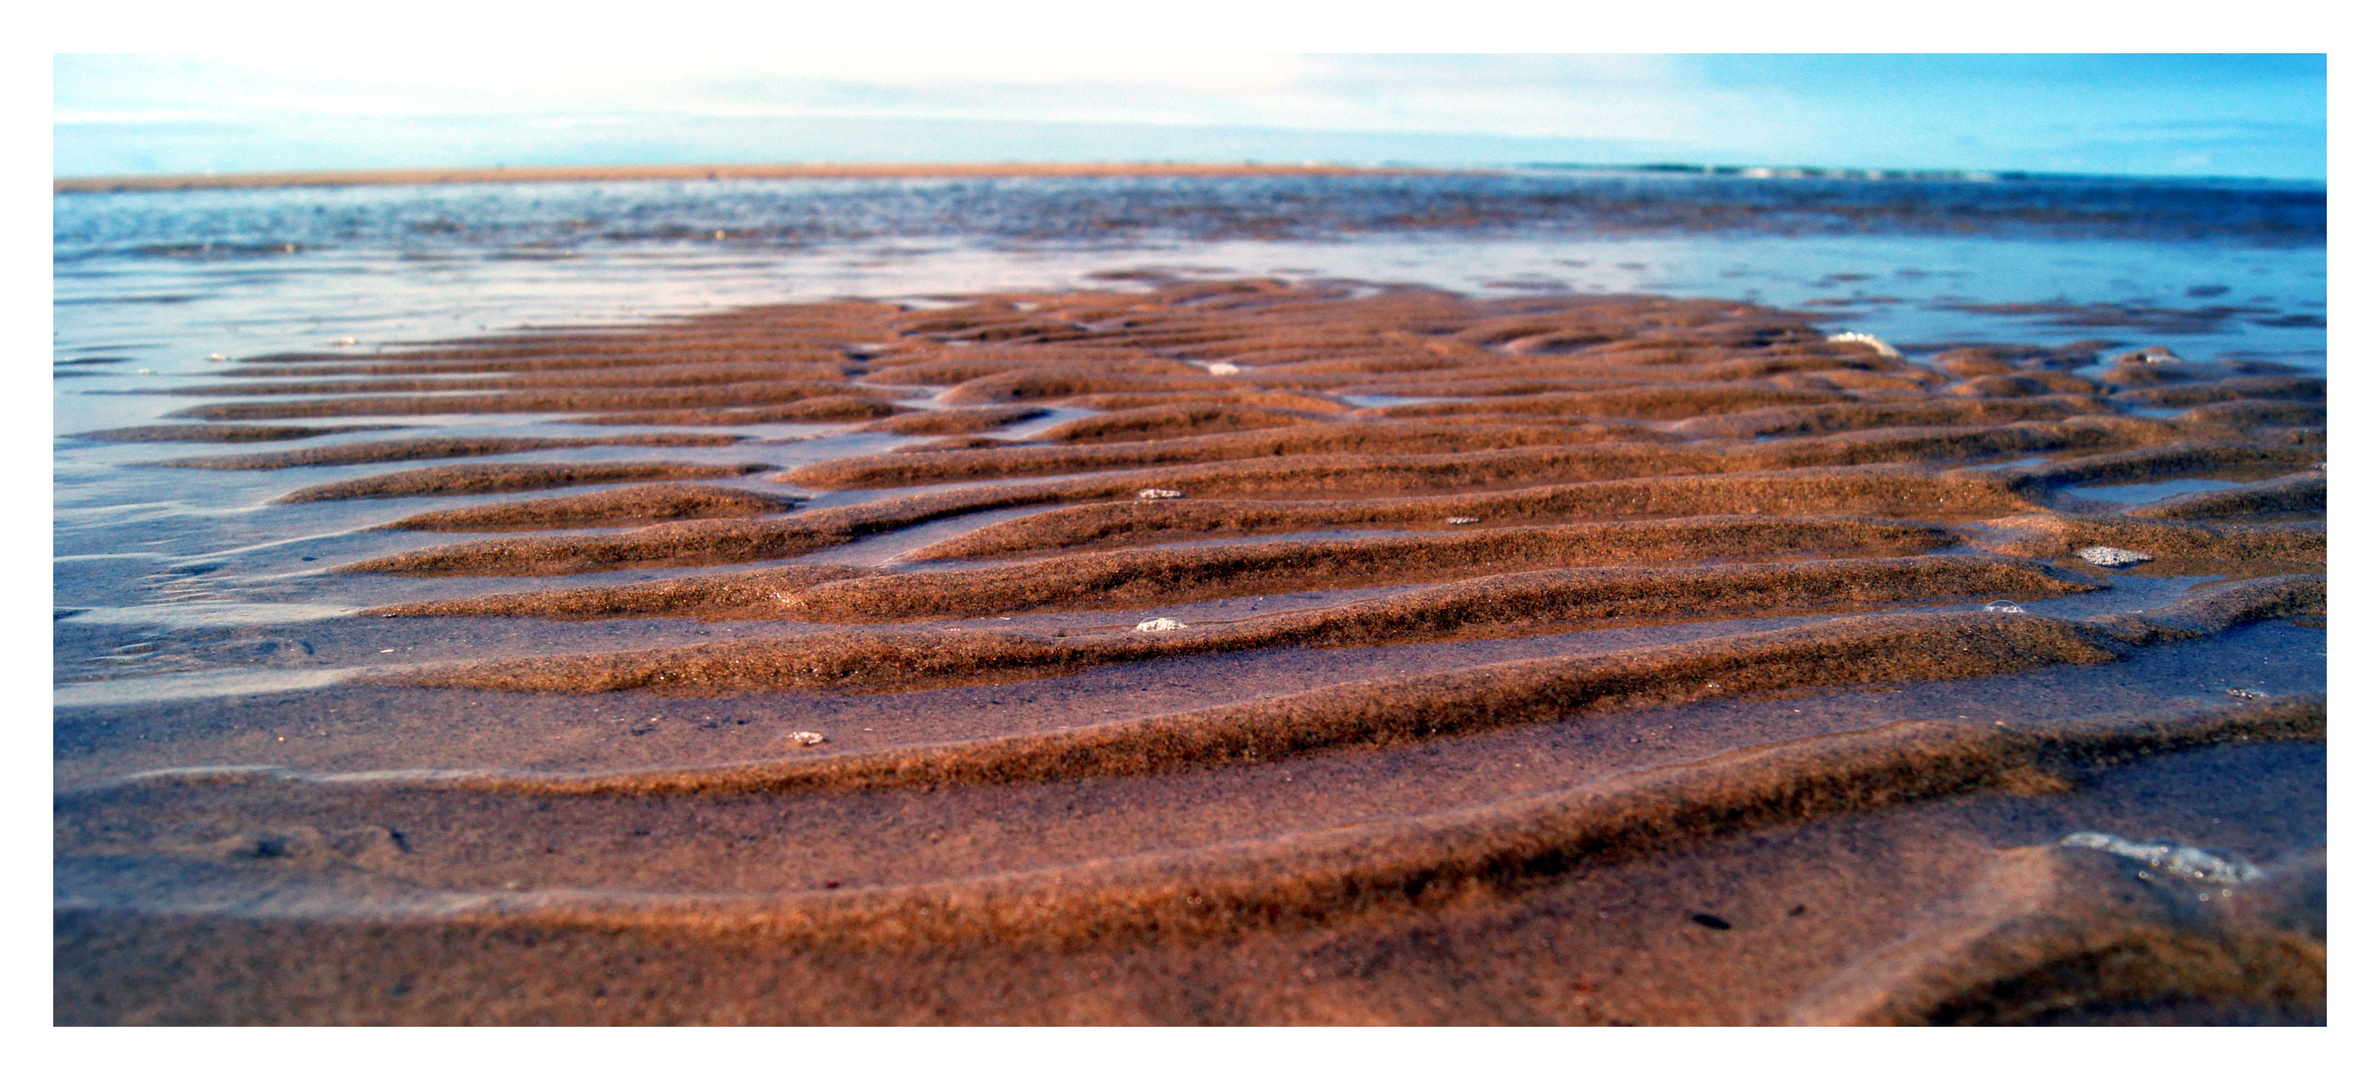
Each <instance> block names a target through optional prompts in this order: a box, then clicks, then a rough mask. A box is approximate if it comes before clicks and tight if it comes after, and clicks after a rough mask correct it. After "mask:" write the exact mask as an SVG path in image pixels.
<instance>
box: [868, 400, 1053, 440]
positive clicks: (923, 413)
mask: <svg viewBox="0 0 2380 1080" xmlns="http://www.w3.org/2000/svg"><path fill="white" fill-rule="evenodd" d="M1048 415H1049V410H1048V409H1043V408H1037V407H1035V406H1031V405H993V406H987V407H984V408H978V409H919V410H913V411H908V412H902V413H896V414H893V415H890V416H887V417H885V418H884V419H882V420H878V421H876V422H875V423H873V424H869V425H867V427H866V428H865V429H863V430H867V431H888V432H891V433H893V434H895V435H966V434H971V433H973V432H978V431H990V430H992V429H994V428H1003V427H1007V426H1008V425H1010V424H1021V423H1023V422H1025V421H1027V420H1036V419H1039V418H1041V417H1044V416H1048Z"/></svg>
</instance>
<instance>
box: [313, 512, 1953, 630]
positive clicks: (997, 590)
mask: <svg viewBox="0 0 2380 1080" xmlns="http://www.w3.org/2000/svg"><path fill="white" fill-rule="evenodd" d="M1956 539H1957V538H1956V536H1955V535H1954V534H1951V533H1949V532H1947V531H1945V530H1941V529H1938V528H1934V527H1931V526H1924V525H1912V524H1908V523H1904V522H1892V521H1881V520H1875V519H1861V518H1726V517H1712V518H1681V519H1676V520H1669V521H1657V522H1643V523H1630V524H1616V525H1562V526H1551V527H1543V528H1521V529H1492V530H1486V531H1482V532H1477V533H1469V534H1464V535H1453V536H1446V535H1439V536H1389V537H1367V538H1364V539H1359V540H1335V541H1279V542H1271V543H1254V544H1243V545H1235V546H1231V547H1195V548H1157V549H1150V550H1125V551H1111V552H1090V553H1083V554H1076V555H1060V556H1056V557H1054V558H1048V559H1040V560H1035V561H1033V562H1026V563H1013V564H1009V565H1005V566H998V567H991V568H987V569H980V570H961V571H952V572H948V573H930V574H898V573H895V574H870V575H866V576H864V577H854V578H848V579H840V580H838V581H836V582H832V583H829V584H825V585H819V586H815V587H807V588H803V587H797V586H795V585H794V584H792V581H794V580H799V577H798V575H802V574H807V573H809V572H810V571H811V569H812V568H810V567H793V568H788V569H787V570H756V571H745V572H742V573H736V574H724V575H716V576H709V577H688V578H674V579H671V580H669V581H666V582H656V583H653V584H649V585H622V586H617V587H614V588H611V589H609V590H605V594H606V595H607V596H608V597H610V599H609V600H608V601H607V602H606V606H607V608H608V609H610V610H616V611H623V612H635V613H638V614H648V615H686V616H694V617H699V618H713V619H717V618H764V619H765V618H780V619H781V618H800V619H806V620H809V621H813V622H837V623H841V622H882V621H898V620H902V619H918V618H930V617H931V618H968V617H972V616H977V615H997V614H999V613H1001V612H1007V611H1025V610H1032V609H1037V608H1051V609H1055V610H1068V611H1102V610H1114V609H1118V608H1132V607H1139V606H1145V605H1148V604H1152V603H1161V602H1162V603H1189V602H1194V601H1198V600H1207V599H1216V598H1220V597H1231V596H1258V595H1268V594H1274V593H1282V592H1296V591H1300V590H1304V589H1317V588H1331V587H1338V588H1357V587H1363V586H1376V585H1405V584H1417V583H1422V582H1435V581H1454V580H1460V579H1462V578H1465V577H1471V576H1477V575H1480V574H1491V573H1499V572H1511V571H1514V570H1518V569H1521V568H1524V567H1532V566H1548V565H1553V566H1563V565H1568V566H1584V565H1589V564H1592V563H1598V562H1624V563H1664V562H1679V561H1689V560H1693V561H1700V560H1707V559H1715V558H1734V559H1744V560H1752V559H1761V558H1773V557H1776V556H1774V555H1772V554H1771V553H1772V552H1776V551H1780V550H1790V551H1795V552H1802V553H1818V552H1824V553H1827V554H1836V555H1844V554H1855V555H1903V554H1915V553H1917V552H1921V551H1925V550H1928V549H1931V548H1938V547H1943V546H1946V545H1948V544H1951V543H1954V542H1956ZM350 569H354V568H353V567H350ZM787 574H793V575H796V577H794V578H787V577H785V575H787ZM562 595H563V596H564V597H567V598H568V599H567V600H560V599H558V598H557V597H556V596H555V594H552V593H523V594H514V595H499V596H493V597H484V598H478V599H472V600H451V601H438V602H435V603H431V604H423V605H402V606H397V607H390V608H383V609H379V610H378V611H377V612H376V613H377V614H401V615H543V614H549V613H551V606H552V605H553V604H555V603H557V602H564V603H567V604H570V605H572V606H576V605H578V604H580V603H581V601H580V600H579V599H578V597H579V596H581V595H582V593H581V591H580V590H567V591H565V593H564V594H562ZM662 596H667V597H669V598H671V599H670V601H669V603H670V604H671V605H672V606H666V607H664V606H657V605H659V604H660V603H661V602H662V601H661V599H660V598H661V597H662Z"/></svg>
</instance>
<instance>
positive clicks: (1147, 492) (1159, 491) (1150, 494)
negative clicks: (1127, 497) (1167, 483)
mask: <svg viewBox="0 0 2380 1080" xmlns="http://www.w3.org/2000/svg"><path fill="white" fill-rule="evenodd" d="M1139 497H1140V498H1143V499H1179V498H1181V497H1182V493H1181V492H1179V491H1175V490H1173V489H1172V488H1142V489H1140V496H1139Z"/></svg>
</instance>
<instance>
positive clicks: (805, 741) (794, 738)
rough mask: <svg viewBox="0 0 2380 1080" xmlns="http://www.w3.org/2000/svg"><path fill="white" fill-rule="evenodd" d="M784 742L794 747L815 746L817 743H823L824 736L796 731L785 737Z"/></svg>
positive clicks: (813, 732)
mask: <svg viewBox="0 0 2380 1080" xmlns="http://www.w3.org/2000/svg"><path fill="white" fill-rule="evenodd" d="M785 741H786V742H789V743H793V744H794V745H796V746H816V745H818V744H819V743H822V742H825V741H826V736H824V735H821V734H819V733H817V732H815V731H796V732H794V733H793V734H791V735H787V736H786V737H785Z"/></svg>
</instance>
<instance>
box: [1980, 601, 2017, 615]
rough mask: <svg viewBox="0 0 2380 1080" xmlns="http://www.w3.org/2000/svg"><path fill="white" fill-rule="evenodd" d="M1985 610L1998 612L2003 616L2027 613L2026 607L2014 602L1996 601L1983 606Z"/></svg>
mask: <svg viewBox="0 0 2380 1080" xmlns="http://www.w3.org/2000/svg"><path fill="white" fill-rule="evenodd" d="M1983 610H1985V611H1997V612H1999V613H2000V614H2002V615H2022V614H2024V613H2025V609H2024V606H2023V605H2021V604H2018V603H2017V602H2016V601H2014V600H1994V601H1992V602H1991V603H1988V604H1985V605H1983Z"/></svg>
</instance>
